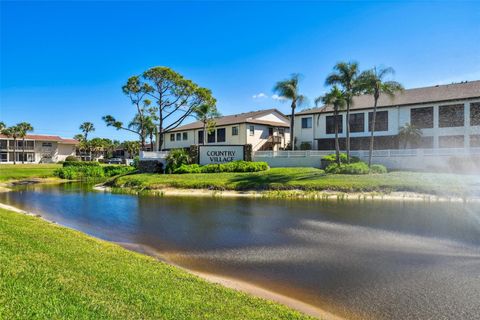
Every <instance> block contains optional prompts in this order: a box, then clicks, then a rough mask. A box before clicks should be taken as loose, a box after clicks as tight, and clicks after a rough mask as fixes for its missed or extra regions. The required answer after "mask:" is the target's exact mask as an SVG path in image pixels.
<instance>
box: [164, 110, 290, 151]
mask: <svg viewBox="0 0 480 320" xmlns="http://www.w3.org/2000/svg"><path fill="white" fill-rule="evenodd" d="M289 127H290V121H289V119H288V118H287V117H286V116H285V115H284V114H282V113H281V112H280V111H278V110H276V109H268V110H259V111H252V112H246V113H240V114H234V115H229V116H223V117H218V118H216V119H215V127H214V128H213V130H212V131H211V132H209V133H208V134H207V135H206V139H205V138H204V136H205V135H204V132H203V123H202V122H201V121H196V122H192V123H189V124H186V125H183V126H180V127H178V128H175V129H173V130H170V131H168V132H167V133H165V134H164V139H163V141H164V143H163V149H165V150H169V149H174V148H188V147H190V146H191V145H203V144H205V145H246V144H251V145H252V148H253V151H257V150H279V149H282V148H285V147H286V145H287V143H288V142H289V141H290V130H289Z"/></svg>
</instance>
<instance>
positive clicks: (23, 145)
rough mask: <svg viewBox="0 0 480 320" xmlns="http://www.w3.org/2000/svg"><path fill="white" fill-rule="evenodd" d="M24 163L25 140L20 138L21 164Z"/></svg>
mask: <svg viewBox="0 0 480 320" xmlns="http://www.w3.org/2000/svg"><path fill="white" fill-rule="evenodd" d="M24 163H25V138H22V164H24Z"/></svg>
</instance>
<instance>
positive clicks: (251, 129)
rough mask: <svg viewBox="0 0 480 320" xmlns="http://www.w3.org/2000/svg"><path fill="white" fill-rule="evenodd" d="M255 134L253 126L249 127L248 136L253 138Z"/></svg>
mask: <svg viewBox="0 0 480 320" xmlns="http://www.w3.org/2000/svg"><path fill="white" fill-rule="evenodd" d="M254 134H255V126H250V135H251V136H253V135H254Z"/></svg>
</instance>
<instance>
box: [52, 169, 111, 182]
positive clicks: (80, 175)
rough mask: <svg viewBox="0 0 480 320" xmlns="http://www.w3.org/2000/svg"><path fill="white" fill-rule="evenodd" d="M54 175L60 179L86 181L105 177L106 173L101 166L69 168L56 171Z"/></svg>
mask: <svg viewBox="0 0 480 320" xmlns="http://www.w3.org/2000/svg"><path fill="white" fill-rule="evenodd" d="M53 174H54V175H56V176H57V177H59V178H62V179H69V180H86V179H96V178H103V177H105V172H104V171H103V168H102V167H100V166H68V167H63V168H59V169H56V170H55V171H54V172H53Z"/></svg>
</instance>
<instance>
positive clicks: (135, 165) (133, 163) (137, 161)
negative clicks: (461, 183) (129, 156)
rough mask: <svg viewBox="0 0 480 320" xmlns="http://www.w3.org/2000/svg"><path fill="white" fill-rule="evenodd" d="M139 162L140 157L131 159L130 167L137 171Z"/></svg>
mask: <svg viewBox="0 0 480 320" xmlns="http://www.w3.org/2000/svg"><path fill="white" fill-rule="evenodd" d="M139 162H140V157H139V156H136V157H134V158H133V161H132V164H131V165H132V167H134V168H135V169H138V163H139Z"/></svg>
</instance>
